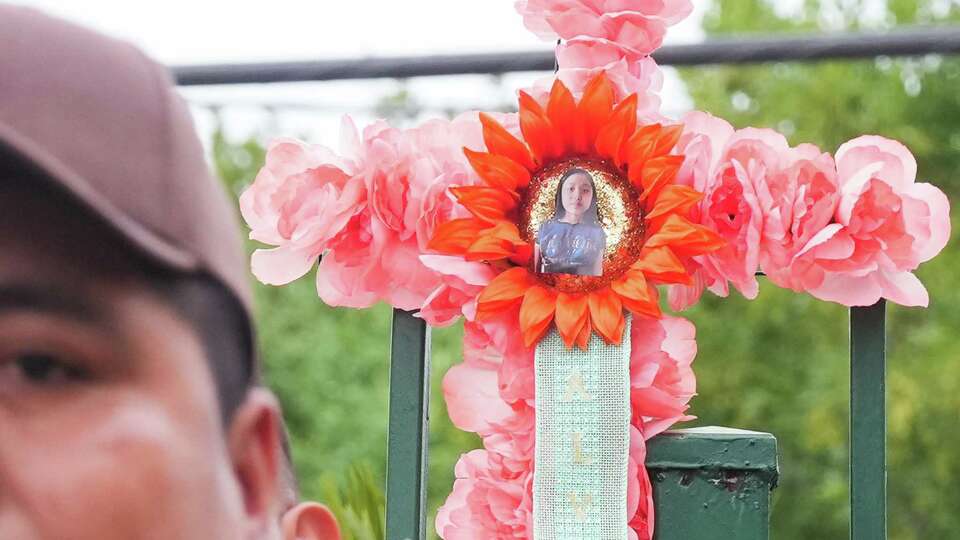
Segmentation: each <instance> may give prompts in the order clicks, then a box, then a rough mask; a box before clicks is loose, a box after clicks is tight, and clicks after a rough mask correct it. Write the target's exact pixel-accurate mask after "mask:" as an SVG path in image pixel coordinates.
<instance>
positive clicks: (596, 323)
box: [588, 288, 626, 344]
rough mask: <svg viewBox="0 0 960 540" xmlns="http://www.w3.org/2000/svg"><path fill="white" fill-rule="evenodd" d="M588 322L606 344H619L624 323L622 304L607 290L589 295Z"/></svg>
mask: <svg viewBox="0 0 960 540" xmlns="http://www.w3.org/2000/svg"><path fill="white" fill-rule="evenodd" d="M588 304H589V306H590V322H591V323H592V325H593V328H594V329H595V330H596V331H597V334H599V335H600V337H602V338H603V339H604V341H606V342H607V343H611V344H614V343H620V340H621V339H622V338H623V329H624V325H625V324H626V321H625V320H624V318H623V302H621V301H620V297H619V296H617V294H616V293H614V292H613V291H612V290H610V289H609V288H603V289H599V290H596V291H593V292H591V293H590V294H589V301H588Z"/></svg>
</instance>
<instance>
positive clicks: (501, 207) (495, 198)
mask: <svg viewBox="0 0 960 540" xmlns="http://www.w3.org/2000/svg"><path fill="white" fill-rule="evenodd" d="M450 193H452V194H453V196H454V197H456V198H457V201H458V202H459V203H460V204H462V205H463V206H464V207H465V208H466V209H467V210H469V211H470V213H472V214H473V215H475V216H477V217H478V218H481V219H485V220H488V221H495V220H498V219H504V217H505V216H506V214H507V212H509V211H511V210H513V209H514V208H516V207H517V203H518V202H519V201H518V199H519V197H517V195H516V194H515V193H513V192H512V191H504V190H502V189H497V188H492V187H487V186H456V187H452V188H450Z"/></svg>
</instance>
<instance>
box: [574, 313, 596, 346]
mask: <svg viewBox="0 0 960 540" xmlns="http://www.w3.org/2000/svg"><path fill="white" fill-rule="evenodd" d="M591 331H592V330H591V329H590V318H589V317H588V318H587V321H586V323H585V324H584V325H583V329H582V330H580V333H579V334H577V339H576V345H577V347H579V348H580V349H582V350H584V351H585V350H587V347H589V346H590V332H591Z"/></svg>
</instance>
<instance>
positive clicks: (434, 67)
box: [171, 26, 960, 540]
mask: <svg viewBox="0 0 960 540" xmlns="http://www.w3.org/2000/svg"><path fill="white" fill-rule="evenodd" d="M950 53H960V27H955V26H944V27H928V28H914V29H909V30H901V31H896V32H889V33H858V34H835V35H822V36H802V35H798V36H788V37H779V36H778V37H769V38H750V39H723V40H711V41H707V42H706V43H701V44H695V45H675V46H667V47H663V48H662V49H660V50H659V51H658V52H657V53H656V54H655V55H654V57H655V58H656V59H657V61H658V62H659V63H660V64H664V65H675V66H692V65H708V64H744V63H751V62H782V61H814V60H826V59H853V58H872V57H877V56H906V55H911V56H916V55H926V54H950ZM553 64H554V58H553V52H552V51H538V52H518V53H506V54H471V55H449V56H425V57H397V58H366V59H347V60H326V61H316V62H275V63H260V64H232V65H201V66H174V67H172V68H171V69H172V71H173V73H174V76H175V77H176V79H177V81H178V83H179V84H180V85H213V84H247V83H281V82H294V81H328V80H340V79H371V78H407V77H422V76H434V75H458V74H471V73H473V74H476V73H486V74H494V73H497V74H499V73H507V72H515V71H550V70H552V69H553ZM885 313H886V308H885V303H884V301H882V300H881V301H880V302H879V303H877V304H876V305H874V306H870V307H855V308H851V309H850V508H851V518H850V537H851V538H852V539H854V540H880V539H885V538H886V403H885V381H886V363H885V362H886V360H885V345H886V344H885V340H886V334H885V320H886V315H885ZM390 355H391V373H390V412H389V414H390V424H389V435H388V438H389V443H388V455H387V538H388V539H390V540H398V539H409V540H413V539H422V538H424V535H425V534H426V524H425V516H426V485H427V483H426V471H427V467H426V463H427V450H428V448H427V447H428V444H427V441H428V438H427V436H428V432H429V430H428V425H429V410H428V403H429V388H430V386H429V376H430V371H429V367H430V361H429V358H430V332H429V328H427V327H426V326H425V324H424V323H423V321H422V320H421V319H418V318H415V317H413V315H412V314H410V313H407V312H403V311H400V310H396V311H395V312H394V318H393V332H392V342H391V353H390Z"/></svg>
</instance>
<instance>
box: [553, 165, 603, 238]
mask: <svg viewBox="0 0 960 540" xmlns="http://www.w3.org/2000/svg"><path fill="white" fill-rule="evenodd" d="M578 174H583V175H586V177H587V179H588V180H590V190H591V191H592V192H593V198H591V199H590V208H587V211H586V212H584V213H583V218H582V219H583V221H582V222H583V223H587V224H590V225H599V224H600V212H599V210H597V186H596V184H594V183H593V175H592V174H590V173H589V172H587V171H585V170H583V169H579V168H577V167H574V168H572V169H570V170H569V171H567V172H565V173H564V174H563V177H561V178H560V183H559V184H558V185H557V201H556V210H555V211H554V214H553V218H554V219H560V218H562V217H563V216H564V215H565V214H566V213H567V210H566V209H565V208H564V207H563V186H564V184H566V183H567V180H569V179H570V177H572V176H575V175H578Z"/></svg>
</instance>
